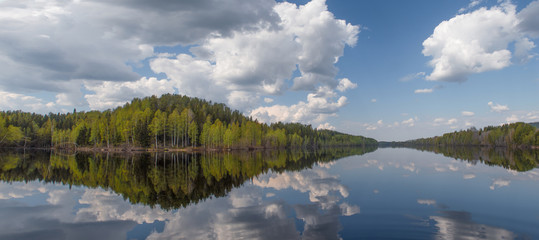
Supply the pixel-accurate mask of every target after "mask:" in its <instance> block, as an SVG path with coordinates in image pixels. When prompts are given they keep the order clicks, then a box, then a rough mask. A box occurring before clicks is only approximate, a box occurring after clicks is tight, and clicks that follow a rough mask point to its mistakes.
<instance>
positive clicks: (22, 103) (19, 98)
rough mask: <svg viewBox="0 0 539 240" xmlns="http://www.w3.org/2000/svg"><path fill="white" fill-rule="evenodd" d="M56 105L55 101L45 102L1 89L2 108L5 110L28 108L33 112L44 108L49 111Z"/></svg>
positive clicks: (0, 106)
mask: <svg viewBox="0 0 539 240" xmlns="http://www.w3.org/2000/svg"><path fill="white" fill-rule="evenodd" d="M55 105H56V104H55V103H54V102H45V101H44V100H43V99H39V98H36V97H33V96H27V95H23V94H18V93H11V92H5V91H1V90H0V108H1V109H3V110H19V109H27V110H28V111H31V112H44V111H43V110H45V112H47V111H52V110H53V109H54V107H55Z"/></svg>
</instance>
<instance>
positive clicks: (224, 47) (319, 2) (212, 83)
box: [0, 0, 360, 111]
mask: <svg viewBox="0 0 539 240" xmlns="http://www.w3.org/2000/svg"><path fill="white" fill-rule="evenodd" d="M0 21H2V22H8V23H9V24H2V25H1V26H0V31H1V32H3V33H4V34H2V36H1V37H0V70H1V71H2V72H3V74H2V76H1V77H0V86H3V89H2V90H4V91H8V92H11V93H15V94H21V92H25V93H26V92H27V91H28V90H29V89H30V90H32V89H33V90H36V91H44V92H52V93H53V94H54V95H55V96H56V99H57V102H56V104H57V105H59V106H64V105H65V106H69V105H72V104H77V105H80V104H82V105H85V103H81V100H83V101H84V100H87V101H88V102H89V105H90V108H92V109H103V108H108V107H114V106H117V105H118V104H123V102H124V101H125V100H130V99H131V98H132V97H134V96H139V95H138V94H142V93H144V94H146V95H147V94H148V93H150V94H153V93H164V92H168V93H175V92H177V93H180V94H185V95H188V96H196V97H201V98H206V99H209V100H214V101H219V102H225V103H228V104H229V105H230V106H231V107H233V108H238V109H240V110H243V111H248V110H252V109H253V108H255V107H256V106H257V104H258V103H259V101H260V100H262V99H263V98H262V96H263V95H281V94H283V93H284V92H285V91H287V90H289V89H288V88H289V86H292V85H293V87H292V88H293V89H295V90H307V91H310V92H316V91H317V89H318V88H319V87H329V88H330V89H332V90H335V89H337V90H339V91H345V90H347V89H352V88H355V87H356V86H357V85H356V84H355V83H352V82H351V81H350V80H348V79H346V78H343V79H340V80H337V79H336V78H335V77H336V76H337V73H338V69H337V68H336V67H335V64H336V63H337V62H338V59H339V58H340V57H341V56H342V55H343V52H344V48H345V47H346V46H354V45H355V44H356V42H357V35H358V34H359V31H360V28H359V26H356V25H352V24H350V23H347V22H346V21H344V20H340V19H336V18H335V16H334V15H333V14H332V13H331V12H329V11H328V9H327V5H326V3H325V1H324V0H313V1H311V2H308V3H307V4H305V5H300V6H297V5H295V4H292V3H287V2H279V3H277V2H275V1H271V0H254V1H249V2H243V1H240V0H227V1H222V0H203V1H195V2H184V1H181V2H170V1H163V2H155V3H151V4H150V3H146V2H144V1H136V2H129V1H113V2H110V1H61V0H51V1H23V2H20V1H14V0H13V1H4V2H3V6H2V8H0ZM171 22H172V23H174V24H170V23H171ZM159 46H167V47H180V48H182V47H186V46H190V47H191V48H190V49H189V52H185V51H184V53H180V54H178V53H166V52H155V51H154V50H155V49H157V48H156V47H159ZM145 62H149V63H150V69H151V70H152V71H154V72H155V73H164V74H165V75H166V76H167V79H166V82H163V81H164V80H161V81H148V79H149V77H146V78H141V76H139V75H138V74H136V73H135V72H134V71H133V69H134V68H135V69H137V68H140V67H142V66H144V64H145ZM296 71H299V73H300V74H299V76H297V77H296V75H295V72H296ZM294 77H295V78H294ZM13 79H19V81H13ZM63 82H69V83H71V82H77V83H79V84H80V83H84V85H83V87H84V88H86V90H89V91H93V92H94V93H91V94H88V95H87V96H85V97H84V98H81V97H80V95H81V94H82V92H85V91H84V89H82V91H80V90H81V89H80V86H79V87H77V88H76V90H77V91H79V92H66V89H65V87H63V86H62V84H60V83H63ZM141 82H147V83H152V84H156V85H144V86H145V87H146V88H148V90H140V91H138V92H135V95H133V96H131V98H129V99H125V98H124V96H126V95H127V93H123V92H122V91H120V90H118V89H116V92H117V93H120V94H121V95H120V96H113V95H111V94H110V93H109V91H108V89H107V88H111V87H120V88H122V89H127V90H128V92H129V91H130V92H133V91H135V90H134V89H133V88H131V85H132V84H133V83H136V84H141ZM165 85H166V86H165ZM165 89H166V91H165ZM146 95H145V96H146ZM77 96H78V98H77ZM103 96H104V97H103ZM343 100H344V99H343ZM3 103H4V104H11V103H12V102H3ZM24 109H28V108H24Z"/></svg>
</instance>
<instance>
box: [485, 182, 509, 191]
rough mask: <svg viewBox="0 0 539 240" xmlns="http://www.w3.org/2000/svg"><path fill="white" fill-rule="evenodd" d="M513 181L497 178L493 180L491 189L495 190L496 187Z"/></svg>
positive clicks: (505, 185) (507, 184)
mask: <svg viewBox="0 0 539 240" xmlns="http://www.w3.org/2000/svg"><path fill="white" fill-rule="evenodd" d="M510 183H511V181H510V180H505V179H495V180H494V181H493V182H492V185H490V187H489V188H490V190H494V189H496V188H501V187H507V186H509V184H510Z"/></svg>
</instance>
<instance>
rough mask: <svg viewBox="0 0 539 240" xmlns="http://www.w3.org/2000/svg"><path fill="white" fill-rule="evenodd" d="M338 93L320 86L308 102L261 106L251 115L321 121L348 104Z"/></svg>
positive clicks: (271, 119)
mask: <svg viewBox="0 0 539 240" xmlns="http://www.w3.org/2000/svg"><path fill="white" fill-rule="evenodd" d="M336 98H337V94H336V93H335V92H334V91H333V90H331V89H330V88H329V87H319V88H318V91H317V92H316V93H309V94H308V95H307V102H303V101H300V102H299V103H297V104H294V105H292V106H283V105H273V106H270V107H259V108H256V109H254V110H253V111H251V113H250V116H252V117H253V118H255V119H258V120H259V121H263V122H278V121H281V122H303V123H321V122H322V121H325V120H326V119H327V117H329V116H336V113H337V111H338V110H339V109H340V108H341V107H343V106H345V105H346V104H347V98H346V97H345V96H341V97H339V98H338V99H336Z"/></svg>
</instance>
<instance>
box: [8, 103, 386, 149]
mask: <svg viewBox="0 0 539 240" xmlns="http://www.w3.org/2000/svg"><path fill="white" fill-rule="evenodd" d="M377 144H378V143H377V141H376V140H374V139H372V138H366V137H362V136H353V135H349V134H344V133H339V132H336V131H330V130H317V129H314V128H312V126H311V125H304V124H300V123H282V122H278V123H272V124H269V125H268V124H265V123H259V122H258V121H256V120H253V119H252V118H249V117H246V116H244V115H242V114H241V113H240V112H239V111H237V110H231V109H230V108H229V107H227V106H226V105H225V104H222V103H212V102H211V101H206V100H203V99H199V98H191V97H187V96H182V95H177V94H165V95H162V96H161V97H156V96H151V97H146V98H142V99H139V98H135V99H133V100H132V101H131V102H129V103H126V104H125V105H124V106H121V107H117V108H115V109H109V110H106V111H89V112H77V111H76V109H75V110H74V111H73V112H72V113H56V114H55V113H49V114H47V115H41V114H36V113H28V112H22V111H3V112H0V146H1V147H24V148H60V149H72V148H80V147H86V148H92V149H95V148H101V149H105V148H106V149H112V148H121V149H131V148H146V149H148V148H153V149H174V148H175V149H181V148H191V149H192V148H195V149H262V148H318V147H323V146H357V145H360V146H365V145H377Z"/></svg>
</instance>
